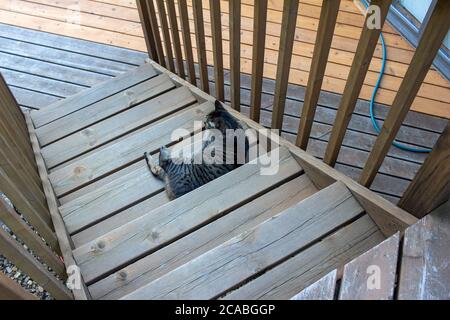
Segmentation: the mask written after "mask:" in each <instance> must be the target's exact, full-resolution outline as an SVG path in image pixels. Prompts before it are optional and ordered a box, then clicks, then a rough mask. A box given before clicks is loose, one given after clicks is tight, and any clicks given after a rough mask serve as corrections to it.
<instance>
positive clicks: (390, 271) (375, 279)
mask: <svg viewBox="0 0 450 320" xmlns="http://www.w3.org/2000/svg"><path fill="white" fill-rule="evenodd" d="M399 242H400V236H399V234H398V233H396V234H395V235H393V236H391V237H389V238H388V239H386V240H385V241H383V242H382V243H380V244H379V245H377V246H376V247H374V248H372V249H370V250H369V251H367V252H365V253H363V254H362V255H360V256H359V257H357V258H355V259H354V260H353V261H351V262H349V263H347V264H346V265H345V267H344V275H343V277H342V281H341V286H340V290H339V299H340V300H393V299H394V287H395V281H396V272H397V259H398V252H399Z"/></svg>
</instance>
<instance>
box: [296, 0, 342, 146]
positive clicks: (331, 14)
mask: <svg viewBox="0 0 450 320" xmlns="http://www.w3.org/2000/svg"><path fill="white" fill-rule="evenodd" d="M340 2H341V1H340V0H331V1H324V2H323V3H322V8H321V12H320V18H319V27H318V29H317V38H316V44H315V46H314V53H313V59H312V62H311V70H310V71H309V77H308V85H307V86H306V93H305V101H304V102H303V110H302V115H301V119H300V125H299V128H298V135H297V141H296V145H297V146H298V147H300V148H302V149H303V150H306V147H307V146H308V141H309V137H310V135H311V128H312V125H313V122H314V116H315V114H316V107H317V102H318V101H319V95H320V90H321V88H322V83H323V77H324V75H325V68H326V66H327V62H328V55H329V53H330V48H331V41H332V39H333V34H334V29H335V26H336V20H337V16H338V13H339V4H340Z"/></svg>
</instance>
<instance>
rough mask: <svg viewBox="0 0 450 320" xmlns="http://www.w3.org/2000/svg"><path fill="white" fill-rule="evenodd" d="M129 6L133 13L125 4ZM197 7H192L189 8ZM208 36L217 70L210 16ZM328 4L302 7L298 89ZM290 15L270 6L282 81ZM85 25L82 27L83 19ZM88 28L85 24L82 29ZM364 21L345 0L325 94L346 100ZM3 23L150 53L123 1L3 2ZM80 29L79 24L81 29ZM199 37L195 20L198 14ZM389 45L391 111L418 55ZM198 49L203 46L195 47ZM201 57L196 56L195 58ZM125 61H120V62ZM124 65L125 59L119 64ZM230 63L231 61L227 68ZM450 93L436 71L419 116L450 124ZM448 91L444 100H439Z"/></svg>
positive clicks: (400, 43)
mask: <svg viewBox="0 0 450 320" xmlns="http://www.w3.org/2000/svg"><path fill="white" fill-rule="evenodd" d="M123 4H125V6H124V5H123ZM189 5H191V3H190V2H189ZM204 6H205V14H204V17H205V22H206V24H205V32H206V35H207V38H206V47H207V50H208V54H207V59H208V62H209V63H211V64H212V53H211V50H212V39H211V26H210V15H209V13H208V12H206V11H207V10H208V9H207V8H208V6H209V5H208V3H206V2H205V4H204ZM252 6H253V2H252V0H246V1H244V2H243V5H242V35H241V42H242V59H241V60H242V62H241V64H242V71H243V72H246V73H247V74H250V73H251V72H250V71H251V62H252V61H251V47H250V46H249V44H250V42H249V41H251V39H252V28H253V23H252V17H253V8H252ZM320 6H321V1H319V0H302V1H301V2H300V6H299V14H298V22H299V23H298V26H297V31H296V41H295V44H294V57H293V63H292V71H291V73H292V75H291V81H292V83H293V84H301V85H306V79H307V75H308V72H309V65H310V60H311V55H312V49H313V45H314V38H315V33H316V30H317V25H318V18H319V15H320ZM227 7H228V6H227V4H226V3H225V2H224V3H222V8H223V10H224V13H223V17H222V29H223V30H225V31H226V29H227V28H228V13H227V10H228V9H227ZM281 11H282V8H281V7H280V4H279V3H277V2H276V1H271V2H269V11H268V26H269V27H268V28H267V30H268V41H266V63H265V69H264V72H265V76H266V77H270V78H274V76H275V73H274V71H275V70H274V63H275V61H276V56H277V52H276V50H278V41H279V30H280V25H281V23H280V19H281ZM77 19H79V20H77ZM77 21H81V24H80V25H77V24H76V22H77ZM363 21H364V19H363V15H362V14H361V13H360V12H359V11H358V9H357V7H356V6H355V5H354V4H353V3H352V2H351V1H349V0H343V1H342V3H341V6H340V12H339V15H338V25H337V27H336V30H335V38H334V40H333V45H332V51H331V54H330V62H329V66H328V67H327V72H326V77H325V81H324V89H325V90H328V91H331V92H335V93H339V94H340V93H342V90H343V83H344V82H345V80H346V77H347V74H348V70H349V66H350V65H351V62H352V59H353V55H354V51H355V49H356V43H357V41H358V39H359V34H360V31H361V26H362V24H363ZM0 22H1V23H6V24H11V25H17V26H19V27H25V28H30V29H35V30H43V31H47V32H51V33H55V34H61V35H65V36H70V37H74V38H80V39H86V40H90V41H95V42H98V43H104V44H112V45H116V46H120V47H124V48H129V49H133V50H140V51H145V41H144V39H143V35H142V29H141V27H140V21H139V15H138V12H137V9H136V5H135V4H134V3H132V2H130V1H127V2H125V3H120V2H117V1H115V0H103V1H101V2H99V1H91V0H81V1H78V2H76V3H73V2H71V1H69V0H65V1H57V0H35V1H33V2H31V1H22V0H2V1H0ZM74 22H75V23H74ZM190 23H191V24H192V26H191V30H192V32H193V30H194V29H193V28H192V27H193V17H192V15H190ZM383 31H384V35H385V40H386V44H387V46H388V63H387V68H386V76H385V77H384V80H383V82H382V83H381V90H380V93H379V94H378V96H377V99H378V100H377V101H378V102H381V103H385V104H388V105H389V104H390V103H391V102H392V100H393V97H394V95H395V92H396V90H397V89H398V86H399V84H400V81H401V79H402V77H403V76H404V74H405V72H406V69H407V67H408V65H409V62H410V60H411V58H412V54H413V48H412V47H411V46H410V45H409V44H408V43H407V42H406V41H405V40H404V39H403V38H401V36H400V35H399V34H398V33H397V32H396V31H395V30H394V29H393V28H392V27H391V26H389V25H388V24H387V25H386V26H385V27H384V29H383ZM223 34H224V53H225V54H226V55H228V54H229V44H228V40H229V39H228V33H227V32H223ZM193 44H194V49H195V41H194V42H193ZM194 57H195V58H197V57H196V55H194ZM380 57H381V51H380V47H378V48H377V50H376V53H375V58H374V59H373V61H372V64H371V67H370V69H369V70H370V71H369V73H368V76H367V77H366V80H365V85H364V87H363V90H362V92H361V98H364V99H369V98H370V95H371V93H372V89H373V85H374V83H375V81H376V77H377V73H378V70H379V68H380V63H381V60H380ZM116 59H117V58H114V60H116ZM119 61H120V59H119ZM228 61H229V59H227V56H225V59H224V62H225V64H226V65H227V63H228ZM449 88H450V86H449V83H448V81H447V80H445V79H443V78H442V77H441V76H440V75H439V74H438V73H437V72H436V71H435V70H430V71H429V72H428V75H427V77H426V80H425V83H424V85H423V86H422V88H421V90H420V91H419V96H418V97H417V98H416V100H415V102H414V104H413V110H416V111H419V112H422V113H427V114H433V115H438V116H441V117H447V118H450V110H449V108H448V103H449V102H450V90H449ZM437 92H440V93H439V94H436V93H437Z"/></svg>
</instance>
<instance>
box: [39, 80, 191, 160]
mask: <svg viewBox="0 0 450 320" xmlns="http://www.w3.org/2000/svg"><path fill="white" fill-rule="evenodd" d="M195 102H196V99H195V97H194V96H193V95H192V93H191V92H190V91H189V90H188V89H187V88H185V87H180V88H177V89H174V90H171V91H169V92H166V93H164V94H162V95H160V96H158V97H156V98H153V99H151V100H149V101H147V102H144V103H142V104H140V105H138V106H136V107H134V108H132V109H130V110H127V111H125V112H123V113H120V114H117V115H115V116H112V117H110V118H108V119H105V120H103V121H101V122H99V123H97V124H94V125H92V126H90V127H88V128H85V129H83V130H82V131H80V132H77V133H74V134H71V135H69V136H67V137H65V138H63V139H61V140H58V141H56V142H55V143H52V144H50V145H48V146H46V147H44V148H42V156H43V157H44V160H45V162H46V164H47V166H48V167H49V168H52V167H55V166H56V165H58V164H61V163H63V162H65V161H67V160H70V159H72V158H75V157H77V156H79V155H81V154H83V153H86V152H88V151H90V150H93V149H95V148H96V147H99V146H101V145H103V144H105V143H107V142H109V141H111V140H113V139H115V138H118V137H120V136H121V135H124V134H126V133H129V132H131V131H132V130H135V129H138V128H139V127H141V126H143V125H146V124H149V123H151V122H154V121H156V120H158V119H161V118H162V117H165V116H167V115H169V114H171V113H173V112H176V111H178V110H180V109H182V108H184V107H186V106H189V105H190V104H193V103H195Z"/></svg>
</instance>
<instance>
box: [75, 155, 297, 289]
mask: <svg viewBox="0 0 450 320" xmlns="http://www.w3.org/2000/svg"><path fill="white" fill-rule="evenodd" d="M278 151H279V156H278V157H277V156H276V153H277V152H278ZM272 155H274V156H273V157H272V158H273V159H272V160H273V161H274V162H272V165H277V166H278V167H279V170H278V173H277V174H276V175H273V176H267V175H262V174H261V170H262V168H263V167H262V164H261V163H263V162H261V161H254V162H252V163H248V164H246V165H244V166H242V167H240V168H237V169H236V170H234V171H232V172H230V173H228V174H226V175H224V176H222V177H220V178H218V179H216V180H214V181H212V182H210V183H208V184H206V185H204V186H202V187H200V188H198V189H196V190H194V191H192V192H190V193H189V194H186V195H185V196H183V197H180V198H178V199H175V200H173V201H171V202H169V203H167V204H166V205H164V206H162V207H160V208H158V209H156V210H153V211H151V212H149V213H147V214H146V215H144V216H142V217H141V218H139V219H136V220H133V221H131V222H129V223H127V224H126V225H124V226H121V227H120V228H117V229H115V230H113V231H111V232H109V233H108V234H106V235H104V236H103V237H100V238H98V239H96V240H95V241H92V242H91V243H88V244H86V245H85V246H83V247H80V248H78V249H76V250H75V251H74V257H75V259H76V260H77V262H78V264H79V266H80V268H81V272H82V274H83V278H84V279H85V281H86V282H88V283H90V282H94V280H97V279H98V280H99V278H100V277H102V276H104V275H107V274H108V273H111V272H113V271H115V270H116V269H119V268H121V267H124V266H125V265H126V264H129V263H130V262H131V261H132V260H134V259H136V258H139V257H143V256H145V255H147V254H148V253H150V252H151V251H154V250H156V249H158V248H160V247H162V246H164V245H166V244H168V243H170V242H172V241H174V240H176V239H177V238H180V237H182V236H183V235H185V234H187V233H190V232H192V231H194V230H195V229H196V228H199V227H201V226H202V225H203V224H205V223H208V222H209V221H211V220H214V219H216V218H218V217H220V216H221V215H223V214H224V213H227V212H229V211H231V210H233V208H236V207H238V206H240V205H242V204H243V203H246V202H248V201H251V200H252V199H254V198H255V197H256V196H257V195H258V194H260V193H261V192H264V191H266V190H268V189H271V188H273V187H275V186H276V185H277V184H279V183H281V182H283V181H285V180H286V179H289V178H290V177H291V176H293V175H295V174H298V173H300V172H301V171H302V169H301V167H300V166H299V165H298V163H297V161H296V160H295V159H294V158H293V157H292V156H291V155H290V152H289V151H288V150H287V149H286V148H284V147H283V148H280V149H276V150H274V151H272ZM266 157H267V156H264V160H266ZM206 199H207V201H205V200H206Z"/></svg>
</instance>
